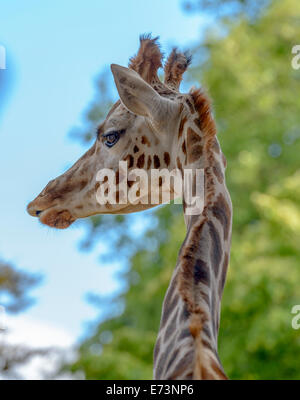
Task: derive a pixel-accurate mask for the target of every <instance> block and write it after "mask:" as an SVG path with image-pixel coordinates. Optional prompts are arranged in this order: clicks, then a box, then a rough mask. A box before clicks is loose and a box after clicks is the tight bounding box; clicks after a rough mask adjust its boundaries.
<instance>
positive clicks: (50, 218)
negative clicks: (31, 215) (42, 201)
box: [40, 209, 76, 229]
mask: <svg viewBox="0 0 300 400" xmlns="http://www.w3.org/2000/svg"><path fill="white" fill-rule="evenodd" d="M75 220H76V218H74V217H73V215H72V214H71V213H70V212H69V211H68V210H62V211H57V210H54V209H51V210H49V211H47V210H45V211H43V212H42V213H41V215H40V222H41V223H42V224H44V225H48V226H50V227H51V228H57V229H66V228H68V227H69V226H70V225H71V224H73V222H74V221H75Z"/></svg>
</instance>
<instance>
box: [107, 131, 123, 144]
mask: <svg viewBox="0 0 300 400" xmlns="http://www.w3.org/2000/svg"><path fill="white" fill-rule="evenodd" d="M123 133H125V129H122V130H120V131H112V132H108V133H105V134H104V135H102V137H103V138H104V144H105V145H106V146H107V147H112V146H114V145H115V144H116V143H117V141H118V140H119V139H120V135H121V134H123Z"/></svg>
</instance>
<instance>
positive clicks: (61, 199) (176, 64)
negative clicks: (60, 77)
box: [27, 36, 202, 228]
mask: <svg viewBox="0 0 300 400" xmlns="http://www.w3.org/2000/svg"><path fill="white" fill-rule="evenodd" d="M140 42H141V43H140V48H139V51H138V53H137V55H136V56H135V57H133V58H132V59H130V63H129V68H125V67H121V66H118V65H115V64H113V65H111V70H112V73H113V76H114V80H115V84H116V87H117V90H118V93H119V96H120V100H118V101H117V102H116V103H115V104H114V106H113V107H112V108H111V110H110V111H109V113H108V115H107V117H106V119H105V121H104V122H103V123H101V125H100V126H99V127H98V129H97V137H96V139H95V142H94V144H93V146H92V147H91V148H90V149H89V150H88V151H87V152H86V153H85V154H84V155H83V156H82V157H81V158H80V159H79V160H78V161H77V162H76V163H75V164H74V165H73V166H72V167H71V168H70V169H69V170H67V171H66V172H65V173H64V174H62V175H60V176H58V177H57V178H55V179H53V180H52V181H50V182H49V183H48V184H47V186H46V187H45V188H44V189H43V191H42V192H41V193H40V194H39V195H38V196H37V197H36V198H35V199H34V200H33V201H32V202H31V203H30V204H29V205H28V207H27V210H28V213H29V214H30V215H32V216H36V217H38V218H39V219H40V221H41V222H42V223H43V224H46V225H49V226H52V227H56V228H67V227H68V226H69V225H71V223H73V222H74V221H75V220H76V219H78V218H84V217H88V216H91V215H94V214H105V213H109V214H118V213H120V214H125V213H131V212H136V211H141V210H145V209H147V208H150V207H153V205H154V204H151V201H150V198H149V194H148V195H147V198H148V201H146V202H145V201H141V199H140V198H139V200H137V201H135V202H134V201H131V202H130V201H128V200H126V199H125V201H124V199H123V197H124V192H122V190H120V189H118V188H119V186H118V185H121V183H122V182H123V184H124V183H125V186H127V189H128V188H131V186H132V185H133V184H134V181H132V180H131V181H130V180H129V179H128V176H126V175H125V173H123V172H124V171H123V172H122V170H120V168H119V162H120V161H123V162H124V163H126V162H127V169H128V172H130V170H132V169H134V168H139V169H142V170H144V171H145V172H146V173H147V174H148V175H149V174H150V170H151V169H162V168H165V169H167V170H174V169H175V168H178V169H179V170H181V171H182V169H183V168H184V165H186V162H187V161H188V162H189V163H193V162H194V161H195V160H196V159H197V160H199V159H200V158H201V153H202V146H201V145H200V142H201V130H200V131H199V132H198V133H197V132H195V131H196V130H197V126H196V125H197V122H195V121H196V119H195V115H193V114H194V113H195V104H194V103H195V96H193V93H192V92H190V93H189V94H181V93H180V92H179V85H180V82H181V80H182V75H183V73H184V72H185V70H186V69H187V67H188V65H189V63H190V61H191V60H190V57H189V56H187V54H182V53H178V52H177V50H176V49H174V50H173V51H172V53H171V54H170V56H169V58H168V60H167V62H166V64H165V67H164V72H165V78H164V83H162V82H161V81H160V79H159V78H158V76H157V70H158V68H160V67H161V66H162V54H161V52H160V49H159V46H158V44H157V38H156V39H151V38H150V37H149V36H143V37H141V39H140ZM188 120H190V121H191V124H192V125H194V129H195V131H194V130H192V131H191V132H190V135H189V136H190V140H187V137H186V135H187V129H186V126H185V125H186V122H187V121H188ZM191 146H193V150H191V151H187V150H189V147H191ZM187 153H190V156H188V155H187ZM188 157H190V159H189V160H187V158H188ZM123 165H124V164H123ZM104 168H105V169H109V170H111V171H114V172H115V178H114V179H115V181H114V183H115V184H116V192H115V195H116V197H115V199H116V204H111V203H109V202H108V203H106V204H100V203H99V201H98V199H97V196H96V193H97V191H99V190H101V188H102V189H103V190H104V193H105V190H106V191H107V190H108V189H107V188H106V189H105V186H104V185H107V184H108V182H107V181H106V180H107V179H106V180H105V179H104V180H103V181H101V180H97V173H98V171H102V170H103V169H104ZM124 181H125V182H124ZM159 185H160V186H162V190H165V191H169V192H170V193H169V194H170V198H174V196H175V195H176V193H175V194H174V188H172V187H168V188H166V187H163V183H161V180H160V181H159ZM123 187H124V186H123ZM139 190H140V189H139ZM137 197H138V196H137ZM120 198H122V201H120ZM160 198H161V197H160Z"/></svg>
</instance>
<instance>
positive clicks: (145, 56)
mask: <svg viewBox="0 0 300 400" xmlns="http://www.w3.org/2000/svg"><path fill="white" fill-rule="evenodd" d="M157 40H158V37H156V38H154V39H151V36H150V35H143V36H141V37H140V48H139V51H138V53H137V55H136V56H134V57H132V58H131V59H130V61H129V68H131V69H133V70H135V71H136V72H137V73H138V74H140V76H141V77H142V78H143V79H144V80H145V81H146V82H148V83H152V82H153V81H159V79H158V77H157V70H158V68H160V67H161V66H162V53H161V51H160V49H159V45H158V44H157Z"/></svg>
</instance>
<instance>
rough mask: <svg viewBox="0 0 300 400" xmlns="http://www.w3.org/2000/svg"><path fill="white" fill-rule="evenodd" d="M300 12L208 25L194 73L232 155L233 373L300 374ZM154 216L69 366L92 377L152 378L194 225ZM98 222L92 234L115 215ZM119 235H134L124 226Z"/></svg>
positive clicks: (225, 352)
mask: <svg viewBox="0 0 300 400" xmlns="http://www.w3.org/2000/svg"><path fill="white" fill-rule="evenodd" d="M299 19H300V3H299V1H298V0H286V1H284V2H283V1H273V2H272V3H271V5H270V6H269V7H268V9H267V10H266V11H265V12H264V14H263V15H262V16H261V17H260V18H258V19H256V20H255V21H250V20H248V19H246V18H245V19H244V18H242V17H240V18H239V22H238V23H237V22H236V21H235V22H234V23H233V22H227V23H226V24H227V25H226V32H227V34H226V35H225V36H224V34H223V36H220V34H219V33H218V32H216V31H213V30H211V31H210V32H208V34H207V37H206V40H205V43H204V46H205V48H206V49H207V51H208V55H209V57H208V58H207V60H206V61H205V62H204V63H203V64H201V65H198V66H197V65H196V66H195V67H194V69H193V70H192V71H191V79H192V80H197V81H201V82H203V84H204V86H205V87H207V88H208V90H209V92H210V94H211V96H212V98H213V99H214V110H215V115H216V120H217V122H218V132H219V133H218V135H219V139H220V142H221V145H222V149H223V151H224V153H225V155H226V157H227V161H228V168H227V173H226V174H227V183H228V187H229V190H230V193H231V196H232V200H233V207H234V225H233V240H232V252H231V261H230V270H229V276H228V280H227V284H226V286H225V292H224V297H223V302H222V314H221V330H220V342H219V349H220V357H221V359H222V361H223V364H224V368H225V371H226V372H227V373H228V375H229V377H230V378H233V379H299V378H300V372H299V368H298V364H299V361H298V360H299V358H300V332H299V331H296V330H293V329H292V326H291V320H292V314H291V309H292V306H293V305H295V304H299V303H300V295H299V293H300V291H299V290H300V269H299V264H300V249H299V238H300V211H299V206H300V190H299V187H300V170H299V161H298V160H299V152H300V130H299V126H300V112H299V110H300V96H299V93H300V72H299V71H294V70H293V69H292V68H291V58H292V54H291V49H292V47H293V46H294V45H295V44H297V43H295V41H296V40H297V39H299V37H300V35H299V34H300V28H299V27H300V24H299ZM202 50H203V47H201V48H199V49H195V53H196V54H199V53H201V52H202ZM146 216H147V218H150V224H148V225H147V229H145V230H144V232H143V234H142V235H141V237H140V238H139V240H137V245H136V247H134V246H133V247H131V253H130V254H131V258H130V263H129V268H128V270H127V271H126V273H125V274H124V276H123V279H124V280H125V282H126V284H127V290H126V291H125V292H123V293H122V294H121V295H120V296H118V297H117V298H116V299H115V300H114V301H112V303H111V308H110V311H111V312H110V311H109V312H108V313H107V315H108V316H107V317H105V318H104V320H103V321H100V323H98V324H97V325H96V327H95V330H94V333H93V335H92V336H91V337H90V338H89V339H88V340H86V341H84V342H83V343H82V345H81V347H80V349H79V357H78V360H77V361H76V362H75V363H74V364H72V365H71V366H69V368H70V369H71V370H72V371H78V370H80V371H83V372H84V373H85V376H86V378H87V379H107V378H111V379H112V378H118V379H133V378H151V377H152V350H153V345H154V342H155V337H156V334H157V330H158V325H159V318H160V313H161V305H162V300H163V296H164V294H165V291H166V288H167V286H168V283H169V279H170V276H171V273H172V270H173V268H174V266H175V263H176V258H177V254H178V251H179V247H180V244H181V242H182V240H183V239H184V236H185V226H184V223H183V218H182V216H181V212H180V210H179V209H178V206H174V205H170V206H167V207H163V208H158V209H157V210H156V211H155V212H154V213H153V214H149V213H148V214H146ZM127 218H131V217H125V219H123V220H122V221H121V225H119V223H118V222H117V220H116V219H113V220H110V221H111V225H110V228H111V229H112V230H113V229H114V228H115V227H120V226H122V224H124V223H125V225H123V228H124V227H126V224H127V225H130V224H128V219H127ZM145 218H146V217H145ZM124 221H125V222H124ZM126 221H127V222H126ZM131 221H132V220H131ZM98 222H99V224H98V225H97V224H96V225H95V224H94V225H93V226H94V228H93V229H94V230H93V231H91V230H90V233H91V234H92V236H93V233H95V232H96V231H95V226H96V227H97V228H96V229H98V227H100V226H105V223H106V218H103V219H101V221H100V220H99V221H98ZM120 234H122V235H123V236H124V237H125V238H129V239H128V240H131V243H132V237H130V235H129V234H128V231H126V229H125V230H124V229H121V231H120ZM98 235H99V233H98ZM98 237H99V236H98ZM98 237H97V236H96V239H95V237H93V240H97V238H98ZM125 245H126V242H125Z"/></svg>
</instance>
